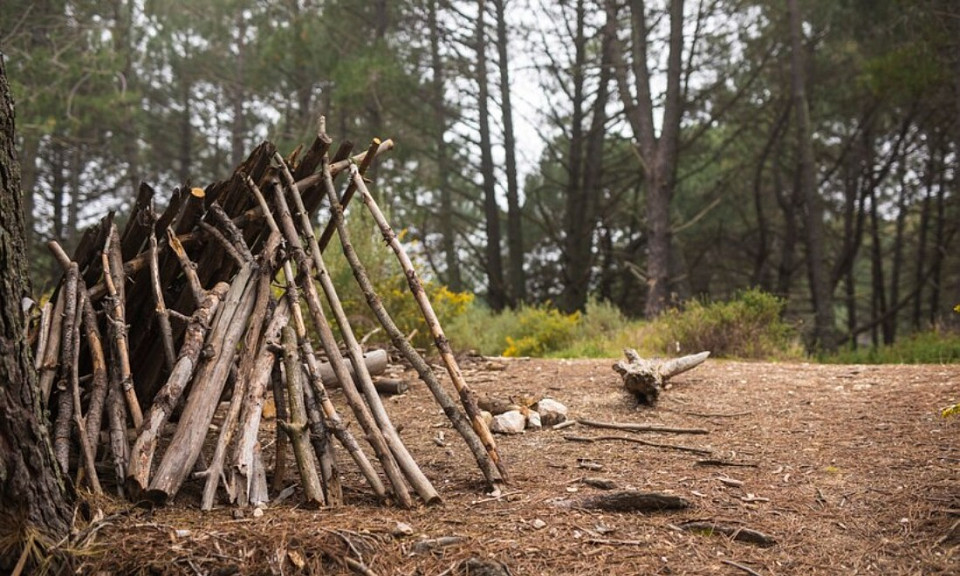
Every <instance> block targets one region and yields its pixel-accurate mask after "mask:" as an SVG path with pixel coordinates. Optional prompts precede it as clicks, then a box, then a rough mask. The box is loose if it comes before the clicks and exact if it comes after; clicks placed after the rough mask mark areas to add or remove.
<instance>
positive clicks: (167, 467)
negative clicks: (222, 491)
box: [145, 264, 256, 504]
mask: <svg viewBox="0 0 960 576" xmlns="http://www.w3.org/2000/svg"><path fill="white" fill-rule="evenodd" d="M255 277H256V270H255V266H253V265H252V264H248V265H247V266H244V267H243V269H241V271H240V273H239V274H237V276H236V277H235V278H234V280H233V283H232V284H231V286H230V290H229V291H228V292H227V295H226V297H225V298H224V302H223V304H222V305H221V306H220V309H219V310H218V312H217V318H216V319H215V320H214V325H213V328H212V329H211V335H210V338H209V339H208V343H209V344H210V345H211V346H212V347H213V348H214V350H215V354H214V356H213V357H212V358H211V359H210V361H208V362H207V363H205V364H203V365H202V366H201V368H200V370H199V371H198V372H197V374H196V376H195V377H194V378H193V383H194V385H193V388H192V391H191V394H190V396H189V398H187V403H186V405H185V406H184V409H183V414H182V415H181V417H180V423H179V425H178V426H177V431H176V432H175V433H174V435H173V439H172V440H171V441H170V445H169V446H168V448H167V451H166V452H165V453H164V455H163V459H162V460H161V461H160V464H159V465H158V466H157V471H156V473H155V474H154V477H153V479H152V480H151V482H150V487H149V489H148V490H147V492H146V494H145V495H146V497H147V498H148V499H150V500H151V501H153V502H157V503H161V504H162V503H165V502H166V501H167V500H169V499H170V498H171V497H173V496H174V495H175V494H176V493H177V491H178V490H179V489H180V486H181V485H182V484H183V481H184V479H185V478H186V476H187V474H189V472H190V470H191V468H193V465H194V463H195V462H196V461H197V457H198V456H199V455H200V449H201V448H202V447H203V440H204V438H205V437H206V434H207V429H208V427H209V425H210V422H211V421H212V420H213V415H214V412H215V411H216V409H217V405H218V404H219V401H220V395H221V393H222V392H223V387H224V385H225V384H226V382H227V375H228V373H229V371H230V366H231V365H232V364H233V360H234V358H235V356H236V354H237V344H239V342H240V337H241V336H242V335H243V331H244V328H245V327H246V319H247V318H248V317H249V315H250V312H251V311H252V309H253V306H254V305H255V304H256V298H255V297H256V281H255Z"/></svg>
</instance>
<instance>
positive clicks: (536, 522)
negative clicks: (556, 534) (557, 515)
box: [530, 518, 547, 530]
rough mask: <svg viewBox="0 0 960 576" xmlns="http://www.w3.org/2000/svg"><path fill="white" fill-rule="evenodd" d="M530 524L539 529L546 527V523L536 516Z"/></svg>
mask: <svg viewBox="0 0 960 576" xmlns="http://www.w3.org/2000/svg"><path fill="white" fill-rule="evenodd" d="M530 524H531V525H532V526H533V527H534V528H536V529H537V530H540V529H541V528H546V527H547V523H546V522H544V521H543V520H541V519H539V518H537V519H536V520H534V521H533V522H531V523H530Z"/></svg>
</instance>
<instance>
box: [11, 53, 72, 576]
mask: <svg viewBox="0 0 960 576" xmlns="http://www.w3.org/2000/svg"><path fill="white" fill-rule="evenodd" d="M0 231H2V232H0V277H2V279H3V280H2V281H0V540H3V541H8V537H10V536H12V537H13V541H14V542H18V543H20V544H23V543H24V538H23V534H24V531H25V530H26V529H27V528H28V527H33V528H36V529H39V530H40V531H41V532H43V533H45V534H46V535H48V536H50V537H51V538H52V539H53V541H54V542H55V541H56V540H57V539H58V538H59V537H61V536H63V535H65V534H66V533H67V530H68V528H69V523H70V512H71V511H70V507H69V506H68V505H67V502H66V499H65V497H64V491H63V485H62V484H61V482H60V477H59V474H58V472H57V468H56V464H55V463H54V459H53V451H52V449H51V447H50V441H49V437H48V436H47V431H46V426H45V422H44V419H43V416H42V411H41V409H40V400H39V398H38V394H37V390H36V388H35V385H36V382H35V380H36V374H35V371H34V370H33V364H32V362H31V354H30V349H29V347H28V345H27V339H26V338H25V337H24V333H25V326H24V314H23V309H22V308H21V301H22V299H23V298H24V297H26V296H28V295H29V289H28V284H29V280H28V277H27V260H26V256H25V246H24V236H25V233H24V227H23V206H22V204H21V195H20V166H19V163H18V161H17V156H16V151H15V138H14V114H13V100H12V98H11V96H10V90H9V87H8V86H7V75H6V67H5V65H4V62H3V59H2V58H0ZM6 552H7V554H9V555H0V571H5V570H9V569H10V568H11V567H12V566H13V565H14V564H15V563H16V561H17V558H18V556H19V552H20V550H18V549H17V547H15V548H14V549H12V550H8V551H6Z"/></svg>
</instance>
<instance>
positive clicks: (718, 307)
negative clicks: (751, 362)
mask: <svg viewBox="0 0 960 576" xmlns="http://www.w3.org/2000/svg"><path fill="white" fill-rule="evenodd" d="M784 304H785V303H784V301H783V300H781V299H780V298H777V297H776V296H773V295H771V294H768V293H766V292H763V291H761V290H757V289H751V290H746V291H743V292H740V293H739V294H738V295H737V296H736V298H734V299H733V300H729V301H726V302H710V303H706V302H701V301H698V300H694V301H691V302H689V303H687V305H686V308H685V309H683V310H676V309H674V310H670V311H668V312H667V313H666V314H664V315H663V316H661V317H660V318H658V319H657V320H656V321H655V323H654V324H655V326H654V332H655V333H656V335H657V337H658V339H659V340H660V341H661V342H662V343H663V344H665V345H666V347H667V348H668V349H667V350H663V351H666V352H669V353H683V354H687V353H693V352H700V351H703V350H709V351H710V352H711V354H712V355H713V356H714V357H733V358H753V359H759V358H772V357H783V356H792V355H795V354H796V350H797V343H796V340H795V337H794V334H793V330H792V328H791V327H790V326H789V325H787V324H786V323H785V322H784V321H783V320H782V319H781V313H782V312H783V307H784Z"/></svg>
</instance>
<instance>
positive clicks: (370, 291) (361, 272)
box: [324, 170, 504, 490]
mask: <svg viewBox="0 0 960 576" xmlns="http://www.w3.org/2000/svg"><path fill="white" fill-rule="evenodd" d="M324 186H325V189H326V193H327V198H328V199H330V201H331V204H332V206H333V207H334V208H333V212H332V213H333V217H334V218H335V219H337V221H338V222H339V223H338V225H337V226H338V231H339V232H340V241H341V244H342V246H343V253H344V255H345V256H346V258H347V261H348V262H349V264H350V267H351V268H352V269H353V274H354V277H355V278H356V280H357V283H358V284H359V286H360V288H361V290H362V291H363V294H364V297H365V298H366V300H367V304H368V305H369V306H370V309H371V310H373V312H374V314H375V315H376V316H377V320H379V322H380V325H381V326H383V328H384V330H385V331H386V332H387V334H388V335H389V336H390V340H391V342H392V343H393V345H394V346H395V347H396V348H397V349H398V350H400V352H401V353H402V354H403V355H404V357H405V358H406V359H407V361H408V362H410V364H411V365H412V366H413V367H414V369H415V370H416V371H417V374H419V376H420V379H421V380H422V381H423V382H424V383H425V384H426V385H427V387H428V388H429V389H430V392H431V393H432V394H433V397H434V398H435V399H436V400H437V403H439V404H440V406H441V408H442V409H443V412H444V414H446V416H447V418H448V419H449V420H450V422H451V423H452V424H453V427H454V428H455V429H456V430H457V432H458V433H459V434H460V436H461V437H462V438H463V440H464V442H465V443H466V444H467V447H468V448H470V451H471V452H472V453H473V456H474V458H475V459H476V461H477V464H478V466H479V467H480V470H481V472H482V473H483V475H484V478H485V479H486V480H487V483H488V484H490V486H491V487H493V488H494V490H499V489H500V485H501V484H503V482H504V478H503V476H502V475H501V473H500V470H499V468H498V467H497V466H496V465H495V464H494V463H493V461H492V459H491V458H490V455H489V453H488V452H487V449H486V447H485V446H484V444H483V441H482V440H481V438H480V436H479V435H478V434H477V432H476V431H475V430H474V428H473V427H472V426H471V424H470V423H469V422H467V419H466V418H465V417H464V415H463V413H462V412H461V411H460V410H459V409H458V408H457V406H456V404H455V403H454V401H453V400H452V399H451V398H450V396H449V395H447V392H446V390H444V388H443V386H442V385H441V384H440V380H439V379H438V378H437V376H436V374H435V373H434V372H433V369H432V368H431V367H430V365H429V364H427V362H426V360H424V359H423V356H421V355H420V353H419V352H417V351H416V349H414V347H413V346H412V345H411V344H410V342H409V341H408V340H407V339H406V337H405V335H404V334H403V333H402V332H401V331H400V329H399V328H397V325H396V323H394V321H393V318H391V317H390V314H389V313H388V312H387V309H386V308H384V306H383V301H382V300H381V299H380V298H379V296H378V295H377V294H376V291H375V289H374V287H373V283H372V282H371V281H370V278H369V276H368V275H367V272H366V269H365V268H364V266H363V263H362V262H361V261H360V258H359V257H358V256H357V253H356V250H354V248H353V245H352V244H351V243H350V237H349V233H348V230H347V227H346V221H345V220H344V219H343V210H342V206H341V205H340V204H339V202H338V201H337V200H336V198H337V192H336V190H335V189H334V187H333V177H332V176H331V175H330V172H329V170H324Z"/></svg>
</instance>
